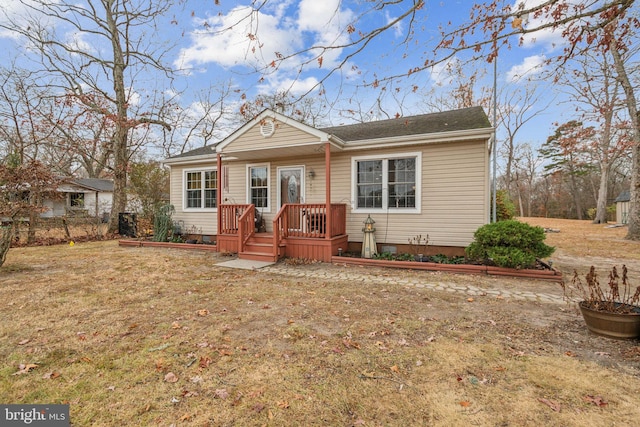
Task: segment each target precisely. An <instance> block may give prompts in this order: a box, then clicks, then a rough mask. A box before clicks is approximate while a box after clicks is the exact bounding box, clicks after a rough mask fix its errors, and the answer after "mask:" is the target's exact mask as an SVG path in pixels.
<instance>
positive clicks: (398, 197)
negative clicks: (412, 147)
mask: <svg viewBox="0 0 640 427" xmlns="http://www.w3.org/2000/svg"><path fill="white" fill-rule="evenodd" d="M352 162H353V163H352V177H353V193H354V208H355V209H356V210H360V211H380V210H390V211H392V210H396V211H398V212H401V211H404V212H419V211H420V194H421V193H420V167H419V165H420V164H421V156H420V153H409V154H400V155H398V156H397V157H396V156H393V157H391V156H389V157H374V156H366V157H364V156H363V157H354V158H353V160H352Z"/></svg>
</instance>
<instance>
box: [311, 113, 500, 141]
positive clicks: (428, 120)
mask: <svg viewBox="0 0 640 427" xmlns="http://www.w3.org/2000/svg"><path fill="white" fill-rule="evenodd" d="M490 127H491V123H490V122H489V118H488V117H487V115H486V114H485V112H484V110H483V109H482V107H470V108H463V109H460V110H453V111H444V112H441V113H430V114H421V115H417V116H409V117H400V118H397V119H389V120H378V121H374V122H367V123H357V124H353V125H345V126H334V127H329V128H324V129H320V130H321V131H323V132H326V133H329V134H332V135H335V136H337V137H339V138H340V139H342V140H343V141H345V142H349V141H361V140H366V139H375V138H387V137H394V136H406V135H419V134H429V133H440V132H452V131H461V130H468V129H483V128H490Z"/></svg>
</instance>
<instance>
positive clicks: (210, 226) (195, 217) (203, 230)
mask: <svg viewBox="0 0 640 427" xmlns="http://www.w3.org/2000/svg"><path fill="white" fill-rule="evenodd" d="M215 166H216V160H215V159H213V160H211V162H209V163H198V164H193V165H189V166H172V167H171V174H170V184H169V185H170V187H171V189H170V194H171V197H170V203H171V204H172V205H173V207H174V208H175V210H176V211H175V213H174V214H173V220H174V221H177V222H179V223H180V225H181V226H182V228H183V231H193V232H195V233H196V234H204V235H215V234H216V233H217V229H218V222H217V216H216V215H217V212H216V211H213V212H212V211H211V210H207V211H204V212H198V211H196V210H191V211H188V212H185V211H184V206H183V205H184V183H183V179H184V170H185V169H190V170H191V169H193V170H197V169H209V168H212V167H214V168H215Z"/></svg>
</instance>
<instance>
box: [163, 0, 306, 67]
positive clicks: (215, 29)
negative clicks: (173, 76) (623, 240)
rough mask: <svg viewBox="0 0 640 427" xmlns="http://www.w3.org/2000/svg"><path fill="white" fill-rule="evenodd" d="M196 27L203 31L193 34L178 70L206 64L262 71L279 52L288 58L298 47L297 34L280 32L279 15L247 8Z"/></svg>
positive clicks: (238, 9) (214, 18)
mask: <svg viewBox="0 0 640 427" xmlns="http://www.w3.org/2000/svg"><path fill="white" fill-rule="evenodd" d="M205 22H206V24H205ZM197 23H199V24H200V26H201V27H204V29H203V30H196V31H194V32H193V33H192V35H191V39H192V45H191V46H189V47H187V48H185V49H182V50H181V52H180V55H179V59H178V60H177V61H176V62H175V65H176V66H177V67H179V68H183V67H184V68H190V67H194V66H197V65H204V64H207V63H215V64H218V65H221V66H223V67H233V66H236V65H246V66H250V67H261V66H264V65H267V64H269V63H270V62H271V61H273V60H275V59H276V52H279V53H281V54H283V55H286V54H288V53H290V52H291V51H293V49H294V48H295V47H297V46H298V45H299V44H298V40H299V38H298V37H296V34H295V32H294V31H292V30H291V29H289V28H281V27H280V25H279V24H280V20H278V19H277V16H276V15H267V14H264V13H262V12H255V11H252V10H251V9H250V8H247V7H236V8H234V9H232V10H231V11H230V12H229V13H228V14H227V15H223V16H216V17H212V18H210V19H208V20H202V19H201V20H198V21H197ZM256 34H257V37H254V36H255V35H256Z"/></svg>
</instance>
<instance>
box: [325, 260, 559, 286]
mask: <svg viewBox="0 0 640 427" xmlns="http://www.w3.org/2000/svg"><path fill="white" fill-rule="evenodd" d="M331 262H332V263H333V264H347V265H360V266H373V267H389V268H404V269H411V270H427V271H444V272H448V273H463V274H487V275H492V276H508V277H522V278H527V279H537V280H549V281H552V282H560V281H562V273H561V272H559V271H558V270H553V269H552V270H532V269H522V270H518V269H515V268H503V267H490V266H486V265H470V264H439V263H435V262H416V261H388V260H383V259H366V258H351V257H337V256H334V257H332V258H331Z"/></svg>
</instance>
